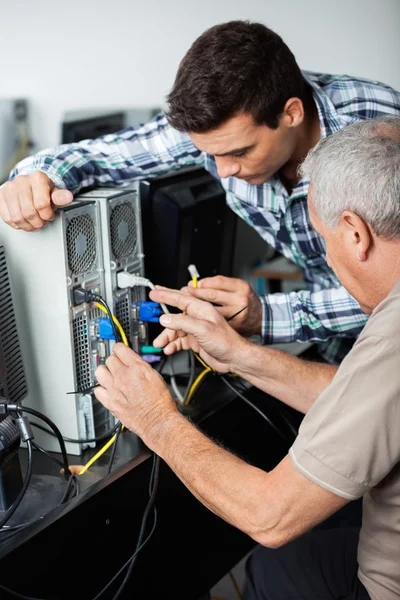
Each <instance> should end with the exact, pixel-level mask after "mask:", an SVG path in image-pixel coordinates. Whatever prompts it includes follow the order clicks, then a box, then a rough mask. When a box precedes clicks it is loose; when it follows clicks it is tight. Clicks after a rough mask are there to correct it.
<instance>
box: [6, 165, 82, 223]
mask: <svg viewBox="0 0 400 600" xmlns="http://www.w3.org/2000/svg"><path fill="white" fill-rule="evenodd" d="M73 198H74V197H73V195H72V192H69V191H68V190H60V189H58V188H56V187H55V184H54V183H53V181H52V180H51V179H50V178H49V177H47V175H45V174H44V173H42V172H41V171H34V172H33V173H31V174H30V175H18V176H17V177H16V178H15V179H12V180H11V181H7V183H5V184H4V185H2V186H1V188H0V217H1V218H2V219H3V221H4V222H5V223H7V224H8V225H10V226H11V227H14V229H23V230H25V231H36V230H38V229H41V228H42V227H44V226H45V225H46V224H47V223H48V222H49V221H53V219H54V210H55V208H56V207H58V206H66V205H67V204H70V203H71V202H72V200H73Z"/></svg>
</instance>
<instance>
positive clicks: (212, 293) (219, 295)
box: [189, 288, 247, 307]
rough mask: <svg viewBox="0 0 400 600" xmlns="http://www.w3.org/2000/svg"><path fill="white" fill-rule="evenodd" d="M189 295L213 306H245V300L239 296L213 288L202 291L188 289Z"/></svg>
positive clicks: (201, 289) (200, 289) (199, 289)
mask: <svg viewBox="0 0 400 600" xmlns="http://www.w3.org/2000/svg"><path fill="white" fill-rule="evenodd" d="M189 293H190V294H191V295H192V296H194V297H195V298H199V300H205V301H206V302H212V303H213V304H219V305H224V306H228V305H229V306H231V307H232V306H233V307H238V306H243V305H245V304H247V298H245V297H244V296H243V297H242V295H241V294H238V293H237V292H236V293H233V292H226V291H223V290H217V289H215V288H209V289H203V288H189Z"/></svg>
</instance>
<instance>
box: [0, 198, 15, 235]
mask: <svg viewBox="0 0 400 600" xmlns="http://www.w3.org/2000/svg"><path fill="white" fill-rule="evenodd" d="M0 217H1V218H2V219H3V221H4V223H7V225H10V226H11V227H14V229H19V227H18V225H15V223H13V222H12V220H11V217H10V213H9V210H8V206H7V202H6V199H5V197H4V195H3V196H2V198H1V200H0Z"/></svg>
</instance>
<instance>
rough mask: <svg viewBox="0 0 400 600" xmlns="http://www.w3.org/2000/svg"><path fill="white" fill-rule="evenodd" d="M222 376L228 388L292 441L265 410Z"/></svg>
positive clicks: (277, 431)
mask: <svg viewBox="0 0 400 600" xmlns="http://www.w3.org/2000/svg"><path fill="white" fill-rule="evenodd" d="M220 378H221V379H222V381H223V382H224V383H225V385H227V386H228V388H229V389H231V390H232V392H234V393H235V394H236V395H237V396H238V397H239V398H241V399H242V400H243V402H246V404H248V405H249V406H251V408H253V409H254V410H255V411H256V412H258V414H259V415H261V417H262V418H263V419H265V420H266V421H267V423H268V425H269V426H270V427H272V429H273V430H274V431H275V432H276V433H277V434H278V435H279V436H280V437H281V438H282V439H284V440H285V442H289V443H290V442H291V440H289V439H288V438H287V437H286V435H285V434H284V433H283V432H282V431H281V430H280V429H279V427H277V426H276V425H275V423H273V422H272V421H271V419H269V418H268V417H267V415H266V414H265V413H263V411H262V410H260V409H259V408H258V406H256V405H255V404H253V403H252V402H251V401H250V400H249V399H248V398H246V396H244V395H243V394H242V393H241V392H239V390H238V389H237V388H236V387H235V386H234V385H232V384H231V383H230V382H229V381H228V379H226V377H225V376H224V375H220Z"/></svg>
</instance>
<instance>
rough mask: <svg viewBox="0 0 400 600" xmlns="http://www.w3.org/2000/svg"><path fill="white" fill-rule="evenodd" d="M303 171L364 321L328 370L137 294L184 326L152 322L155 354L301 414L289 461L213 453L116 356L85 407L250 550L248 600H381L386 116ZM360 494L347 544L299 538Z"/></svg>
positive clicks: (394, 298)
mask: <svg viewBox="0 0 400 600" xmlns="http://www.w3.org/2000/svg"><path fill="white" fill-rule="evenodd" d="M302 170H303V174H307V175H309V176H310V178H311V188H310V190H311V193H310V194H309V212H310V217H311V222H312V224H313V227H314V228H315V230H316V231H317V232H318V233H319V234H321V235H322V236H323V237H324V239H325V243H326V248H327V261H328V264H330V266H331V267H332V268H333V269H334V271H335V272H336V274H337V276H338V278H339V280H340V281H341V283H342V284H343V285H344V286H345V287H346V289H347V290H348V291H349V292H350V294H352V295H353V296H354V297H355V298H356V299H357V301H358V302H359V303H360V306H361V307H362V308H363V310H364V311H365V313H367V314H368V315H370V317H369V320H368V323H367V325H366V326H365V328H364V330H363V332H362V333H361V335H360V337H359V338H358V340H357V342H356V343H355V345H354V347H353V349H352V350H351V352H350V353H349V355H348V356H347V357H346V358H345V359H344V361H343V362H342V364H341V365H340V367H339V368H337V367H334V366H332V365H327V364H321V363H307V362H305V361H302V360H300V359H298V358H295V357H293V356H290V355H287V354H285V353H281V352H277V351H274V350H271V349H268V348H266V347H258V346H255V345H253V344H251V343H250V342H249V341H247V340H246V339H244V338H242V337H240V336H239V335H238V334H237V333H236V332H235V331H234V330H233V329H232V328H231V327H230V326H229V325H228V324H227V323H226V321H225V320H224V318H223V317H222V315H221V314H220V313H219V312H218V311H217V310H216V309H215V308H214V307H213V306H212V305H210V304H208V303H206V302H204V301H202V300H199V299H197V298H193V297H192V296H190V295H188V294H185V293H183V292H175V291H170V290H161V289H160V290H156V291H153V292H151V297H152V299H153V300H155V301H158V302H165V303H169V304H170V305H173V306H176V307H178V308H180V309H181V310H182V311H183V312H184V313H185V314H173V315H172V314H171V315H164V316H163V317H162V318H161V319H160V320H161V323H162V324H163V325H165V326H166V327H167V328H168V329H166V330H165V331H163V333H162V334H161V335H160V336H159V338H158V339H157V340H156V341H155V343H156V344H157V345H158V346H162V347H164V351H165V352H166V354H171V353H173V352H176V351H178V350H180V349H182V348H192V349H193V350H195V351H197V352H199V353H200V356H201V357H202V359H203V360H204V361H206V362H207V363H208V364H209V365H210V366H211V367H212V368H213V369H215V370H216V371H219V372H222V373H226V372H234V373H236V374H238V375H239V376H241V377H243V378H245V379H247V380H248V381H249V382H251V383H252V384H254V385H255V386H257V387H259V388H260V389H262V390H265V391H266V392H268V393H270V394H272V395H274V396H276V397H277V398H279V399H280V400H282V401H283V402H285V403H287V404H289V405H290V406H293V407H295V408H296V409H298V410H300V411H302V412H303V413H306V416H305V417H304V419H303V422H302V425H301V427H300V431H299V435H298V437H297V439H296V441H295V442H294V444H293V446H292V447H291V449H290V451H289V454H288V456H286V457H285V458H284V459H283V460H282V462H281V463H280V464H279V465H278V466H277V467H276V468H275V469H274V470H273V471H271V472H269V473H266V472H263V471H262V470H260V469H257V468H255V467H253V466H251V465H249V464H246V463H245V462H244V461H242V460H240V459H239V458H237V457H236V456H233V455H232V454H230V453H229V452H227V451H226V450H224V449H223V448H221V447H219V446H218V445H216V444H215V443H214V442H213V441H211V440H210V439H208V438H207V437H206V436H204V435H203V434H202V433H201V432H200V431H198V430H197V429H196V428H195V427H194V426H193V425H192V424H191V423H190V422H189V421H188V420H187V419H186V418H185V417H184V416H183V415H182V414H181V413H180V412H179V411H178V410H177V408H176V405H175V403H174V401H173V400H172V397H171V395H170V393H169V391H168V389H167V387H166V385H165V383H164V381H163V380H162V379H161V377H160V376H159V375H158V374H157V373H156V372H155V371H153V370H152V369H151V367H150V366H149V365H147V364H146V363H144V361H142V359H141V358H140V357H139V356H137V355H135V354H134V352H132V351H131V350H130V349H128V348H126V347H124V346H122V345H120V344H118V345H116V346H115V354H114V355H113V356H112V357H110V358H109V359H108V361H107V367H100V368H99V369H98V371H97V376H98V380H99V383H100V387H98V388H97V389H96V396H97V398H98V399H99V400H100V401H101V402H102V403H103V404H104V405H105V406H106V407H107V408H109V409H110V410H111V411H112V412H113V413H114V415H116V416H117V417H118V418H119V419H120V420H121V421H122V422H123V423H124V424H125V425H126V426H127V427H128V428H129V429H131V430H132V431H134V432H136V433H137V434H138V435H139V436H140V437H141V438H142V439H143V440H144V442H145V443H146V444H147V445H148V446H149V448H151V449H152V450H153V451H154V452H156V453H157V454H159V455H160V456H161V457H162V458H163V459H164V460H165V461H166V462H167V463H168V464H169V465H170V467H171V468H172V469H173V471H174V472H175V473H176V474H177V475H178V476H179V477H180V478H181V480H182V481H183V482H184V484H185V485H186V486H187V487H188V488H189V489H190V490H191V491H192V493H193V494H194V495H195V496H196V497H197V498H198V499H199V500H200V501H201V502H203V503H204V505H205V506H207V507H208V508H210V510H212V511H213V512H215V513H216V514H218V515H220V516H221V517H222V518H223V519H225V520H227V521H228V522H229V523H231V524H232V525H234V526H236V527H238V528H240V529H241V530H243V531H244V532H246V533H247V534H248V535H250V536H251V537H252V538H253V539H254V540H256V541H257V542H259V544H260V545H261V546H260V548H259V549H258V550H257V551H256V552H255V554H254V555H253V557H252V559H251V560H250V564H249V586H250V588H251V589H250V591H249V593H250V596H251V597H252V598H257V599H261V598H262V599H268V600H275V599H276V600H282V599H284V598H290V599H292V598H306V599H310V600H317V599H322V598H323V599H325V598H329V599H339V598H349V599H350V598H351V599H356V598H357V599H364V598H372V599H373V600H395V599H398V598H399V597H400V568H399V565H400V517H399V515H400V369H399V364H400V319H399V314H400V216H399V215H400V210H399V208H400V206H399V205H400V118H399V117H384V118H378V119H373V120H370V121H364V122H362V123H357V124H353V125H349V126H348V127H347V128H345V129H343V130H341V131H339V132H338V133H336V134H334V135H332V136H330V137H328V138H326V139H324V140H322V141H321V142H320V143H319V144H318V145H317V147H316V148H314V149H313V150H312V151H311V152H310V153H309V155H308V156H307V158H306V160H305V162H304V164H303V167H302ZM178 331H179V332H180V334H179V335H180V337H178V335H177V333H176V332H178ZM182 332H184V334H186V335H183V334H182ZM360 497H363V504H364V506H363V524H362V528H361V533H360V532H359V531H358V530H353V529H333V530H317V529H316V530H313V531H311V532H310V530H312V529H313V528H314V527H315V526H316V525H317V524H318V523H320V522H321V521H323V520H324V519H326V518H327V517H328V516H329V515H331V514H333V513H334V512H335V511H337V510H338V509H339V508H341V507H342V506H344V505H345V504H346V503H347V502H349V501H350V500H353V499H356V498H360ZM307 532H309V533H307ZM303 534H306V535H303ZM262 546H265V548H263V547H262ZM277 548H279V549H277ZM272 549H274V550H272ZM357 549H358V556H357Z"/></svg>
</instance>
